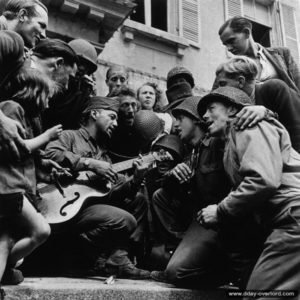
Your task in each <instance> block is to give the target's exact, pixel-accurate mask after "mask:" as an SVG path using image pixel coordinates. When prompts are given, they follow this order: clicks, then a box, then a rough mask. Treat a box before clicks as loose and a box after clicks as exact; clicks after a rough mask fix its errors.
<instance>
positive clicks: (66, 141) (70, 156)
mask: <svg viewBox="0 0 300 300" xmlns="http://www.w3.org/2000/svg"><path fill="white" fill-rule="evenodd" d="M75 143H76V140H75V137H74V133H73V131H72V130H66V131H63V132H62V133H61V135H60V137H59V139H57V140H55V141H52V142H50V143H49V144H48V145H47V147H46V150H45V152H46V158H49V159H52V160H54V161H56V162H57V163H59V164H60V165H62V166H63V167H65V168H68V169H70V170H71V171H72V172H73V173H75V172H79V171H92V172H94V173H96V174H97V175H99V176H100V177H102V178H103V179H106V180H108V181H110V182H112V183H116V181H117V173H116V172H115V171H114V170H113V168H112V165H111V163H110V162H107V161H101V160H97V159H94V158H89V157H85V156H84V155H83V154H82V153H74V151H72V150H73V149H75V147H74V144H75Z"/></svg>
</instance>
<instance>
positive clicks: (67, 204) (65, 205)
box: [59, 192, 80, 217]
mask: <svg viewBox="0 0 300 300" xmlns="http://www.w3.org/2000/svg"><path fill="white" fill-rule="evenodd" d="M74 196H75V198H74V199H71V200H68V201H67V202H66V203H65V204H64V205H63V206H62V207H61V209H60V210H59V213H60V214H61V215H62V216H63V217H65V216H66V215H67V213H66V212H65V211H64V209H65V208H66V207H67V206H69V205H72V204H73V203H74V202H76V201H77V200H78V199H79V198H80V193H79V192H75V193H74Z"/></svg>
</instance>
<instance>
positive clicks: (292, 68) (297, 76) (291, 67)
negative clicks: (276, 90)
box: [283, 48, 300, 93]
mask: <svg viewBox="0 0 300 300" xmlns="http://www.w3.org/2000/svg"><path fill="white" fill-rule="evenodd" d="M283 55H284V58H285V62H286V65H287V69H288V73H289V75H291V76H292V79H293V80H294V82H295V85H296V86H297V88H298V93H300V70H299V67H298V65H297V63H296V62H295V59H294V58H293V56H292V54H291V51H290V49H289V48H283Z"/></svg>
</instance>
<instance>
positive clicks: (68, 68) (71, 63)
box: [31, 39, 78, 90]
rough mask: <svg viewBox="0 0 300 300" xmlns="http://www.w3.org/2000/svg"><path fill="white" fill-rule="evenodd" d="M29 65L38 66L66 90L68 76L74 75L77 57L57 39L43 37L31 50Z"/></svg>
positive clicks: (60, 87) (65, 44)
mask: <svg viewBox="0 0 300 300" xmlns="http://www.w3.org/2000/svg"><path fill="white" fill-rule="evenodd" d="M31 61H32V62H31V66H32V67H33V68H38V69H40V70H41V71H42V72H44V73H45V74H47V75H48V76H49V77H50V78H51V79H52V80H53V81H55V82H56V83H57V85H58V88H59V89H60V90H66V89H67V88H68V86H69V79H70V77H75V75H76V72H77V63H78V58H77V55H76V53H75V51H74V50H73V49H72V48H71V47H70V46H69V45H68V44H67V43H65V42H63V41H61V40H59V39H44V40H42V41H41V42H40V43H39V44H38V45H37V46H36V47H35V48H34V49H33V51H32V55H31Z"/></svg>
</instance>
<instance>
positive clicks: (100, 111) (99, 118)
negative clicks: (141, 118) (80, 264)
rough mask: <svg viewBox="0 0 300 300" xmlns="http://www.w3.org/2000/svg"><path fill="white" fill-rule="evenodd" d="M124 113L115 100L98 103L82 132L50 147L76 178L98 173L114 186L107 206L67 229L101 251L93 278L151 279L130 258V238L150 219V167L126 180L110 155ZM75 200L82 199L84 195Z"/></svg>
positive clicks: (90, 208) (83, 213) (87, 113)
mask: <svg viewBox="0 0 300 300" xmlns="http://www.w3.org/2000/svg"><path fill="white" fill-rule="evenodd" d="M118 107H119V102H118V101H117V100H115V99H112V98H105V97H99V96H96V97H92V98H91V99H90V102H89V103H88V106H87V107H86V109H85V110H84V112H83V113H82V123H81V124H82V126H81V127H80V128H79V129H78V130H65V131H63V132H62V134H61V135H60V137H59V139H58V140H55V141H53V142H51V143H49V144H48V145H47V147H46V157H47V158H51V159H52V160H54V161H56V162H57V163H59V164H61V165H62V166H64V167H66V168H69V169H70V171H71V172H72V173H73V174H76V173H78V172H82V171H92V173H94V174H96V175H98V176H97V177H98V178H100V179H103V180H105V181H106V182H110V183H112V184H113V187H112V189H111V190H110V192H109V193H108V194H107V195H105V196H104V197H102V198H101V200H99V199H98V200H99V201H97V202H96V203H93V204H91V205H87V206H83V208H82V209H81V210H80V211H79V213H78V214H77V215H76V216H75V217H74V218H73V219H71V220H70V221H69V222H67V223H63V224H61V225H62V226H65V228H68V230H70V231H71V232H78V234H79V235H80V238H82V240H84V241H85V242H86V243H87V244H89V245H90V246H91V247H92V248H93V249H94V250H95V251H94V252H93V254H94V256H95V261H96V263H95V265H94V266H93V268H92V271H93V274H94V275H100V276H101V275H102V276H109V275H116V276H118V277H121V278H133V279H146V278H149V275H150V273H149V272H148V271H146V270H142V269H138V268H136V267H135V266H134V264H133V263H132V262H131V261H130V259H129V258H128V248H129V243H130V238H132V237H133V238H134V236H135V234H136V232H135V229H136V227H137V223H138V222H139V221H141V220H142V219H145V217H146V213H147V205H146V203H145V201H144V199H143V198H142V197H137V196H136V195H137V191H138V189H139V187H140V184H141V183H142V181H143V178H144V175H145V172H146V170H147V166H145V165H143V164H142V162H141V160H136V161H134V163H133V168H134V174H133V176H132V177H131V178H129V179H125V177H122V176H120V175H118V174H117V172H116V171H115V170H114V168H113V166H112V164H111V161H110V158H109V157H108V155H107V153H106V149H105V145H106V142H107V140H108V139H109V138H110V137H111V135H112V133H113V131H114V129H115V127H116V126H117V118H118V117H117V112H118ZM120 147H122V145H120ZM58 186H60V185H59V184H58ZM59 189H60V193H61V194H62V195H63V196H64V197H66V196H65V195H64V189H63V188H62V187H61V186H60V188H59ZM75 194H76V195H78V197H79V194H80V191H78V192H77V193H75ZM75 200H76V199H75ZM73 202H74V200H73ZM70 203H72V202H70ZM67 205H69V203H68V204H67ZM65 206H66V205H65Z"/></svg>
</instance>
